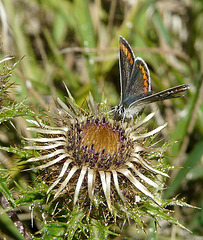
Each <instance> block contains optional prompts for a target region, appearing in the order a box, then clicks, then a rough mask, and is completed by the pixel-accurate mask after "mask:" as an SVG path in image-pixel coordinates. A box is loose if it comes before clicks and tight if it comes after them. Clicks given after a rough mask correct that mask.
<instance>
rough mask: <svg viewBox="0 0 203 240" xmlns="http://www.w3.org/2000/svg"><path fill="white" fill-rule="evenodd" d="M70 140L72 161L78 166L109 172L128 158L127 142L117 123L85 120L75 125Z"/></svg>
mask: <svg viewBox="0 0 203 240" xmlns="http://www.w3.org/2000/svg"><path fill="white" fill-rule="evenodd" d="M72 137H73V138H75V140H74V141H72V140H71V143H73V142H74V143H75V144H74V145H72V144H70V145H72V147H71V148H72V150H73V159H74V160H75V163H76V164H77V165H78V166H81V165H88V167H90V168H94V169H95V168H96V169H98V170H109V169H115V168H117V167H119V166H120V165H121V164H124V163H125V162H126V161H127V160H128V157H129V154H130V153H129V141H128V140H127V137H126V136H125V135H124V132H123V130H122V128H121V127H120V125H119V124H118V123H117V122H113V123H110V122H108V121H107V120H106V119H105V118H103V119H99V118H97V119H87V120H86V122H81V123H80V124H78V125H77V132H76V133H75V134H73V135H72Z"/></svg>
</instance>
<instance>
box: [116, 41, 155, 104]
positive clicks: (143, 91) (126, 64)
mask: <svg viewBox="0 0 203 240" xmlns="http://www.w3.org/2000/svg"><path fill="white" fill-rule="evenodd" d="M119 49H120V51H119V63H120V83H121V103H122V104H123V105H124V106H125V107H128V106H129V105H130V104H131V103H132V102H134V101H136V100H137V99H140V98H143V97H145V96H148V95H151V94H152V93H151V81H150V74H149V70H148V67H147V65H146V63H145V62H144V60H143V59H142V58H139V57H138V58H135V56H134V53H133V51H132V49H131V47H130V45H129V43H128V42H127V41H126V40H125V39H124V38H123V37H121V36H120V37H119Z"/></svg>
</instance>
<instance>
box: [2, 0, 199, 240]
mask: <svg viewBox="0 0 203 240" xmlns="http://www.w3.org/2000/svg"><path fill="white" fill-rule="evenodd" d="M0 20H1V22H0V31H1V49H0V57H1V58H3V57H5V56H8V55H13V56H15V59H14V61H13V62H16V61H18V60H19V59H21V58H22V57H23V56H25V57H24V58H23V59H22V60H21V61H20V62H19V63H18V64H17V66H15V69H14V67H13V63H12V60H10V61H2V62H0V68H1V76H4V79H7V78H8V77H9V75H10V74H12V78H11V80H10V82H13V83H14V85H12V87H11V88H9V91H8V93H7V90H5V89H4V90H5V91H6V95H7V96H8V99H7V100H6V101H3V102H2V101H0V104H1V106H4V107H7V113H6V114H5V112H1V109H0V119H1V120H0V122H1V125H0V145H1V146H2V147H1V149H2V151H1V152H0V167H1V173H2V174H1V179H0V180H1V181H0V186H1V187H0V191H1V192H4V193H5V194H6V196H7V198H8V199H9V201H10V202H13V198H14V199H17V196H18V188H24V189H25V188H26V187H27V185H28V183H29V181H31V179H26V178H25V177H24V176H23V174H22V173H21V172H20V168H19V166H18V159H19V155H20V157H21V158H26V157H27V156H26V153H24V155H23V151H22V152H20V153H18V152H17V148H15V146H22V142H21V141H22V136H25V137H30V136H29V134H30V133H28V132H27V130H26V122H25V120H24V118H22V117H20V116H25V115H35V114H34V112H36V113H38V112H40V113H41V112H43V110H48V109H49V108H50V107H51V106H52V104H53V100H54V99H55V98H56V97H60V98H61V99H62V100H64V96H65V95H66V91H65V88H64V84H63V81H64V82H65V83H66V85H67V86H68V88H69V89H70V91H71V93H72V95H73V96H74V98H75V99H76V102H77V103H78V104H79V105H81V104H82V103H83V101H84V98H88V94H89V91H91V92H92V94H93V96H94V97H95V99H96V100H97V101H99V100H101V99H102V98H103V96H105V98H107V100H108V103H109V105H111V106H114V105H116V104H117V103H118V102H119V94H120V92H119V91H120V90H119V69H118V36H119V35H122V36H123V37H125V38H126V39H127V40H128V42H129V43H130V45H131V46H132V47H133V50H134V52H135V55H136V56H140V57H142V58H143V59H144V60H145V61H146V62H147V64H148V66H149V68H150V73H151V78H152V89H153V90H154V91H155V92H158V91H161V90H164V89H166V88H168V87H172V86H175V85H179V84H183V83H187V84H189V85H190V87H191V89H190V91H188V92H187V93H186V96H185V97H184V98H181V99H176V100H170V101H165V102H163V103H160V104H158V107H159V111H158V114H157V118H156V121H157V123H156V124H158V125H160V124H163V123H164V122H165V121H167V122H168V127H167V129H165V131H164V132H163V137H164V138H165V139H167V140H168V141H169V142H171V143H174V142H175V141H176V140H177V142H175V144H173V145H172V147H171V148H170V149H169V154H168V158H167V161H168V162H169V163H170V164H171V165H174V166H179V167H181V168H180V169H178V170H177V169H174V171H171V174H170V175H171V178H170V179H169V180H168V183H167V184H168V189H166V191H165V192H164V197H167V198H168V197H174V196H176V195H177V194H180V196H179V197H181V198H182V197H185V198H186V202H187V203H189V204H192V205H195V206H198V207H200V208H202V207H203V201H202V197H203V193H202V187H203V181H202V179H203V164H202V160H203V159H202V155H203V154H202V153H203V138H202V133H203V121H202V119H203V101H202V98H203V84H202V73H203V47H202V46H203V44H202V41H203V28H202V24H203V2H202V1H201V0H195V1H192V0H181V1H178V0H172V1H164V0H160V1H155V0H149V1H147V0H146V1H144V0H140V1H130V0H129V1H128V0H126V1H122V0H120V1H117V0H112V1H107V0H106V1H105V0H104V1H102V0H95V1H87V0H73V1H65V0H58V1H55V0H46V1H40V0H17V1H15V0H2V1H0ZM1 79H3V77H2V78H1ZM0 81H3V80H0ZM0 90H2V88H1V89H0ZM2 91H3V90H2ZM3 96H4V97H3V98H2V99H3V100H4V98H5V95H3ZM1 97H2V95H1ZM2 99H1V100H2ZM22 106H23V107H22ZM26 106H30V107H29V108H28V107H26ZM154 107H155V106H154V105H152V106H149V107H147V108H146V110H145V111H146V112H149V111H151V108H154ZM10 146H11V147H10ZM182 167H184V168H182ZM7 172H9V174H10V175H11V177H12V181H9V180H8V179H7V178H4V177H5V173H7ZM5 183H7V185H6V186H5ZM7 186H9V187H8V188H7ZM9 189H12V194H11V192H10V190H9ZM33 194H34V193H33ZM13 203H14V202H13ZM31 208H32V206H30V208H28V207H24V208H22V207H21V211H19V210H20V209H18V210H17V211H19V214H18V216H19V217H20V219H23V220H24V221H25V222H27V224H28V225H29V224H30V210H31ZM78 217H79V216H78ZM175 217H176V218H177V219H179V220H180V222H181V223H182V224H183V225H185V226H186V227H187V228H189V229H190V230H191V231H193V235H189V233H185V231H182V232H181V231H180V229H176V227H174V226H167V227H166V226H165V225H164V223H163V225H162V228H161V229H159V230H158V233H157V236H159V237H158V239H167V237H168V238H169V237H174V238H173V239H187V238H188V239H192V236H194V235H200V236H203V230H202V229H203V212H202V210H201V209H189V208H176V209H175ZM38 221H39V222H40V220H38ZM78 221H79V220H78ZM0 222H1V226H4V225H2V224H3V220H2V219H1V218H0ZM41 224H43V223H42V222H41ZM6 225H8V224H5V228H6ZM35 227H36V228H37V226H35ZM54 227H56V228H57V226H54ZM5 228H4V229H5ZM53 229H54V228H53ZM35 230H36V229H34V230H33V231H35ZM1 231H2V229H1ZM9 231H10V233H11V235H12V232H14V236H17V235H15V230H11V229H10V230H9ZM53 231H54V230H53ZM5 232H6V231H5ZM5 232H4V233H5ZM7 234H8V232H7ZM16 234H17V233H16ZM98 234H99V233H98ZM123 234H124V235H125V236H127V237H129V238H131V239H148V238H150V237H151V239H153V236H150V234H148V235H145V234H144V233H135V232H134V230H133V227H131V228H129V229H127V230H126V231H125V232H124V233H123ZM113 238H114V237H113V236H112V239H113ZM17 239H20V237H19V238H17ZM99 239H100V238H99Z"/></svg>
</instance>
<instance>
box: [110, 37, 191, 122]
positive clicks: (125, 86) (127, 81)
mask: <svg viewBox="0 0 203 240" xmlns="http://www.w3.org/2000/svg"><path fill="white" fill-rule="evenodd" d="M119 69H120V85H121V101H120V103H119V105H118V106H116V108H115V112H114V116H115V118H116V119H118V120H120V119H123V120H124V119H125V118H131V119H132V118H133V117H134V116H136V115H138V113H139V112H140V111H141V110H142V109H143V108H144V106H145V105H146V104H149V103H152V102H157V101H163V100H165V99H170V98H177V97H181V96H182V93H183V92H184V91H186V90H187V89H189V85H187V84H184V85H180V86H176V87H173V88H169V89H167V90H164V91H162V92H158V93H153V92H152V90H151V79H150V72H149V69H148V67H147V64H146V63H145V61H144V60H143V59H142V58H140V57H137V58H135V56H134V53H133V51H132V49H131V47H130V45H129V43H128V42H127V41H126V40H125V39H124V38H123V37H121V36H119Z"/></svg>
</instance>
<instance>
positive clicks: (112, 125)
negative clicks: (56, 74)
mask: <svg viewBox="0 0 203 240" xmlns="http://www.w3.org/2000/svg"><path fill="white" fill-rule="evenodd" d="M58 103H59V105H60V108H59V107H58V108H57V109H58V113H57V114H55V115H52V118H53V120H54V124H49V125H47V124H43V123H39V122H37V121H32V123H34V124H35V125H36V127H35V128H29V130H30V131H34V132H36V133H39V134H40V135H41V136H40V137H38V138H27V140H28V141H30V142H33V143H34V144H33V145H30V146H27V147H26V148H27V149H32V150H37V151H38V152H39V156H37V157H33V158H30V159H29V160H28V162H29V163H31V162H32V163H34V165H35V167H36V168H38V169H40V170H48V172H49V175H50V177H49V181H47V184H49V189H48V191H47V193H52V192H54V199H56V198H58V197H63V196H66V197H67V194H70V192H74V199H73V202H74V204H76V203H77V202H81V201H82V200H84V196H86V195H88V197H89V199H90V201H91V202H94V200H95V191H96V192H97V193H99V194H104V196H105V200H106V203H107V205H108V208H109V209H110V210H112V200H113V199H114V197H115V195H117V196H118V197H119V199H121V201H122V202H123V203H126V202H128V201H129V195H131V196H133V197H134V198H133V199H135V197H136V196H139V198H140V199H142V197H143V196H145V197H147V198H149V199H151V200H153V201H155V202H158V200H157V199H156V197H155V195H154V194H153V189H157V188H158V187H159V184H158V183H157V182H158V181H157V180H156V175H162V176H168V175H167V174H166V173H164V172H162V171H161V170H160V169H159V168H158V167H157V166H156V165H153V164H152V162H151V160H149V159H148V158H149V152H155V151H157V150H156V149H152V148H150V147H149V146H146V142H147V141H146V140H147V139H148V138H149V137H150V136H152V135H154V134H157V133H158V132H160V131H161V130H162V129H163V128H164V127H165V126H166V125H163V126H161V127H158V128H156V129H154V130H152V131H148V132H147V131H146V130H144V127H145V126H146V124H147V123H148V121H149V120H150V119H151V118H152V117H153V116H154V115H155V113H154V112H153V113H151V114H149V115H148V116H147V117H146V118H144V119H143V120H142V121H141V120H140V121H138V120H137V122H136V123H135V124H134V125H133V126H132V125H131V124H130V123H126V122H125V123H123V124H122V123H121V122H119V121H116V120H114V119H112V118H111V116H108V114H102V113H100V114H97V113H98V111H99V110H98V105H97V104H96V103H95V102H94V100H93V98H92V96H91V95H90V100H89V102H88V104H87V105H88V108H87V111H84V110H83V109H81V108H79V107H78V106H77V105H76V104H75V103H74V101H73V100H70V99H68V105H65V104H64V103H63V102H62V101H60V100H58ZM52 125H53V126H52ZM36 165H37V166H36ZM129 186H130V187H129ZM70 189H73V191H70ZM131 191H132V192H131ZM85 194H86V195H85ZM137 199H138V198H137Z"/></svg>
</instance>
